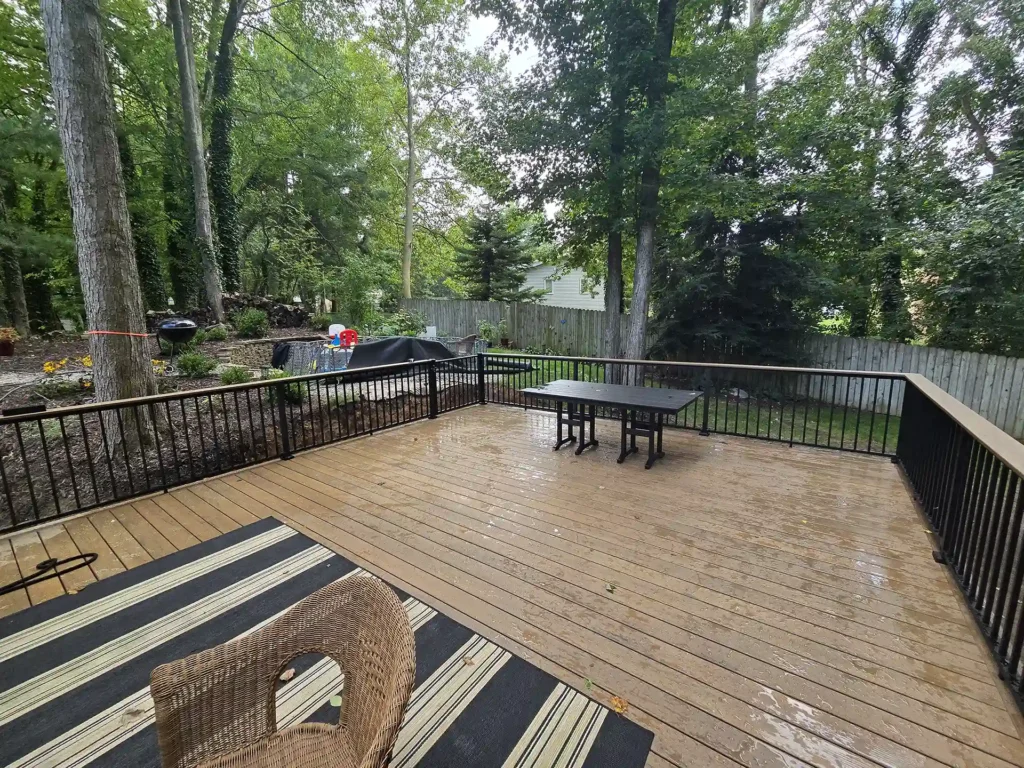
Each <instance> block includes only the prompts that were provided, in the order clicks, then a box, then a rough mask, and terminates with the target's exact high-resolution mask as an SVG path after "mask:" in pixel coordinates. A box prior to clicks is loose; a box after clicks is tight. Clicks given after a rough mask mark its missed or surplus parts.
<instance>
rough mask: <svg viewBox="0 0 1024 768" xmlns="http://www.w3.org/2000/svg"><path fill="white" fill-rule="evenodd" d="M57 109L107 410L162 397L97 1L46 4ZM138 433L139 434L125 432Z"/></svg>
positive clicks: (96, 373) (96, 372)
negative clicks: (114, 404) (117, 403)
mask: <svg viewBox="0 0 1024 768" xmlns="http://www.w3.org/2000/svg"><path fill="white" fill-rule="evenodd" d="M41 7H42V16H43V27H44V31H45V42H46V52H47V57H48V59H49V63H50V74H51V78H52V88H53V102H54V107H55V110H56V115H57V124H58V126H59V130H60V138H61V146H62V147H63V153H64V165H65V168H66V169H67V184H68V192H69V195H70V198H71V208H72V211H73V213H74V233H75V245H76V248H77V251H78V269H79V274H80V276H81V282H82V293H83V295H84V297H85V308H86V317H87V321H88V325H89V329H90V330H91V331H93V333H92V334H91V336H90V351H91V353H92V356H93V360H94V366H93V381H94V384H95V390H96V396H97V397H98V398H99V399H101V400H117V399H121V398H126V397H139V396H143V395H152V394H156V379H155V377H154V375H153V368H152V365H151V364H150V355H149V348H148V341H149V340H148V338H147V337H146V324H145V319H144V317H143V312H142V293H141V291H140V290H139V275H138V270H137V268H136V265H135V256H134V254H133V252H132V234H131V224H130V221H129V215H128V202H127V199H126V196H125V190H124V180H123V176H122V173H121V162H120V156H119V154H118V148H117V133H116V131H115V124H116V115H115V111H114V103H113V98H112V95H111V91H110V84H109V83H108V81H107V66H106V61H105V52H104V48H103V40H102V35H101V29H100V19H101V16H100V9H99V4H98V2H96V0H43V1H42V4H41ZM126 432H129V433H131V432H132V430H126Z"/></svg>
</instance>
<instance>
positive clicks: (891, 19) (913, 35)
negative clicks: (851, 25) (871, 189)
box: [865, 0, 939, 341]
mask: <svg viewBox="0 0 1024 768" xmlns="http://www.w3.org/2000/svg"><path fill="white" fill-rule="evenodd" d="M879 15H880V18H876V17H874V16H869V17H868V18H867V19H866V23H865V35H866V36H867V40H868V45H867V50H868V51H869V52H870V53H871V54H872V55H873V56H874V58H875V59H876V60H877V61H878V63H879V64H880V65H881V68H882V70H883V71H884V72H886V73H888V74H889V76H890V78H891V80H890V86H889V88H890V94H889V99H890V108H889V109H890V112H889V120H890V127H891V129H892V134H893V140H892V145H891V153H892V156H891V159H890V160H889V162H888V167H887V169H886V172H885V180H884V187H885V196H886V203H887V205H888V208H889V214H890V216H891V218H892V223H893V224H894V225H895V227H894V228H893V231H891V232H890V233H889V235H888V236H887V238H886V242H885V245H884V247H883V249H882V253H881V259H880V261H881V264H880V269H879V304H880V311H881V316H882V317H881V320H882V322H881V333H882V336H883V337H884V338H887V339H890V340H892V341H908V340H910V338H912V336H913V333H914V329H913V326H912V324H911V321H910V312H909V309H908V307H907V291H906V288H905V287H904V285H903V269H904V261H905V256H906V251H907V245H906V243H905V241H904V239H903V238H902V236H901V234H902V233H901V232H900V229H902V228H905V227H906V226H907V225H908V224H909V223H910V220H911V218H912V215H913V207H912V204H911V200H910V197H911V195H912V189H911V185H910V174H909V169H910V159H909V154H910V151H911V147H910V140H911V133H912V126H911V115H910V112H911V108H912V106H913V99H914V88H915V87H916V85H917V81H918V77H919V74H920V68H919V65H920V63H921V58H922V57H923V56H924V53H925V50H926V49H927V46H928V43H929V40H930V39H931V36H932V32H933V31H934V29H935V26H936V23H937V21H938V15H939V9H938V7H937V6H936V5H935V2H934V0H912V2H909V3H906V4H903V5H901V6H899V7H896V6H885V7H884V8H883V9H881V11H880V14H879Z"/></svg>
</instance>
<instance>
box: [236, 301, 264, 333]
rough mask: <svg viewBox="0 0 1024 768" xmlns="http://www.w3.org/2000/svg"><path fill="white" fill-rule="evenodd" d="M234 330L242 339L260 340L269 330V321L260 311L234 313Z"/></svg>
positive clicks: (251, 309)
mask: <svg viewBox="0 0 1024 768" xmlns="http://www.w3.org/2000/svg"><path fill="white" fill-rule="evenodd" d="M234 321H235V330H236V331H238V335H239V336H241V337H242V338H243V339H262V338H263V337H264V336H266V335H267V332H268V331H269V330H270V320H269V319H267V313H266V312H264V311H263V310H262V309H254V308H252V307H250V308H249V309H243V310H242V311H240V312H236V313H235V317H234Z"/></svg>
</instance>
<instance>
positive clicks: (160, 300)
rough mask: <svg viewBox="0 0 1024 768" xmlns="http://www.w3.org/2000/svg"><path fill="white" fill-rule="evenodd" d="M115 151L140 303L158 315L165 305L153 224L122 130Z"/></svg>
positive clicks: (162, 277)
mask: <svg viewBox="0 0 1024 768" xmlns="http://www.w3.org/2000/svg"><path fill="white" fill-rule="evenodd" d="M117 147H118V151H119V153H120V155H121V171H122V173H123V174H124V188H125V195H126V196H127V198H128V213H129V216H130V219H131V225H132V243H133V244H134V250H135V263H136V265H137V267H138V270H139V283H140V285H141V288H142V299H143V303H144V304H145V306H146V308H147V309H152V310H157V311H159V310H162V309H164V307H165V306H166V305H167V291H166V288H165V286H164V275H163V270H162V269H161V268H160V258H159V255H158V253H157V245H156V238H155V237H154V236H153V224H152V222H151V221H150V218H149V215H148V213H147V211H146V208H145V201H144V200H143V199H142V194H141V190H140V189H139V175H138V172H137V171H136V168H135V155H134V154H133V153H132V146H131V144H130V143H129V139H128V137H127V136H126V135H125V133H124V131H123V130H121V131H118V133H117Z"/></svg>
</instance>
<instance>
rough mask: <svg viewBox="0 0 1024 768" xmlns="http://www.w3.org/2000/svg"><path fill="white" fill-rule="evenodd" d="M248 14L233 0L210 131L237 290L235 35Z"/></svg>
mask: <svg viewBox="0 0 1024 768" xmlns="http://www.w3.org/2000/svg"><path fill="white" fill-rule="evenodd" d="M244 12H245V0H231V2H230V3H228V11H227V15H226V16H225V17H224V29H223V31H222V33H221V36H220V46H219V47H218V50H217V61H216V63H215V65H214V72H213V104H212V111H213V119H212V121H211V128H210V194H211V196H212V198H213V210H214V213H215V214H216V216H217V240H218V242H219V243H220V269H221V273H222V275H223V277H224V288H225V290H228V291H237V290H238V288H239V283H240V281H241V273H240V272H241V271H240V266H239V254H238V251H239V246H240V244H239V241H238V203H237V201H236V200H235V192H234V189H233V188H232V180H231V128H232V125H233V124H234V112H233V109H232V106H231V90H232V88H233V86H234V78H235V74H234V72H235V51H234V49H235V34H236V33H237V31H238V22H239V20H240V19H241V16H242V14H243V13H244Z"/></svg>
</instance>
